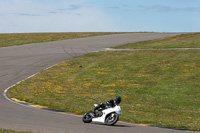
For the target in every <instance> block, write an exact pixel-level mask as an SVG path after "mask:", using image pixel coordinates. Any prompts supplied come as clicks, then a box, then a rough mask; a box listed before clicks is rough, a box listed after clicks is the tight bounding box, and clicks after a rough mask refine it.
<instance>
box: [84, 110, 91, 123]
mask: <svg viewBox="0 0 200 133" xmlns="http://www.w3.org/2000/svg"><path fill="white" fill-rule="evenodd" d="M92 118H93V117H92V116H91V115H90V112H88V113H86V114H84V115H83V117H82V120H83V122H84V123H90V122H92Z"/></svg>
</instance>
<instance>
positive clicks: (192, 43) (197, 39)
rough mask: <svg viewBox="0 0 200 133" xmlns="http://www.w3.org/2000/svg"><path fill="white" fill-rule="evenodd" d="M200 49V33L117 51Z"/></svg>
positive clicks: (128, 45)
mask: <svg viewBox="0 0 200 133" xmlns="http://www.w3.org/2000/svg"><path fill="white" fill-rule="evenodd" d="M196 47H200V33H190V34H182V35H178V36H174V37H166V38H160V39H155V40H151V41H144V42H138V43H130V44H127V45H123V46H118V47H115V48H116V49H160V48H196Z"/></svg>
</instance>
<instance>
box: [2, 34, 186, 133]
mask: <svg viewBox="0 0 200 133" xmlns="http://www.w3.org/2000/svg"><path fill="white" fill-rule="evenodd" d="M178 34H180V33H131V34H115V35H106V36H97V37H87V38H79V39H70V40H63V41H53V42H46V43H36V44H27V45H22V46H12V47H6V48H0V128H5V129H14V130H20V131H38V132H49V133H51V132H52V133H94V132H95V133H102V132H105V133H183V132H186V131H183V130H172V129H168V128H158V127H150V126H140V125H134V124H125V123H120V122H118V123H117V124H116V125H115V126H105V125H102V124H95V123H92V124H84V123H83V122H82V120H81V117H78V116H73V115H67V114H61V113H57V112H52V111H44V110H41V109H37V108H31V107H28V106H23V105H19V104H16V103H13V102H10V101H9V100H7V99H6V98H5V97H4V95H3V93H4V90H5V89H6V88H8V87H10V86H12V85H13V84H16V83H17V82H19V81H21V80H23V79H25V78H27V77H29V76H31V75H33V74H35V73H38V72H40V71H42V70H43V69H46V68H48V67H50V66H52V65H55V64H57V63H60V62H62V61H66V60H69V59H72V58H73V57H76V56H80V55H83V54H86V53H90V52H95V51H100V50H103V49H104V48H109V47H113V46H118V45H122V44H127V43H133V42H138V41H145V40H151V39H156V38H161V37H166V36H173V35H178ZM122 111H123V108H122Z"/></svg>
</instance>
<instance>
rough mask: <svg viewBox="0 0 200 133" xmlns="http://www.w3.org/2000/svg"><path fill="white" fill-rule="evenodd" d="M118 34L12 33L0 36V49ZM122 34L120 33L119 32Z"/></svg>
mask: <svg viewBox="0 0 200 133" xmlns="http://www.w3.org/2000/svg"><path fill="white" fill-rule="evenodd" d="M119 33H120V32H69V33H14V34H0V47H8V46H14V45H22V44H29V43H39V42H48V41H57V40H65V39H73V38H82V37H91V36H100V35H108V34H119ZM121 33H122V32H121Z"/></svg>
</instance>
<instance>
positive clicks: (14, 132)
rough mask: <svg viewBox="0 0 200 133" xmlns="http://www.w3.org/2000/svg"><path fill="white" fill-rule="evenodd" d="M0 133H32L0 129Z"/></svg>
mask: <svg viewBox="0 0 200 133" xmlns="http://www.w3.org/2000/svg"><path fill="white" fill-rule="evenodd" d="M0 133H33V132H23V131H14V130H7V129H0Z"/></svg>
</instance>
